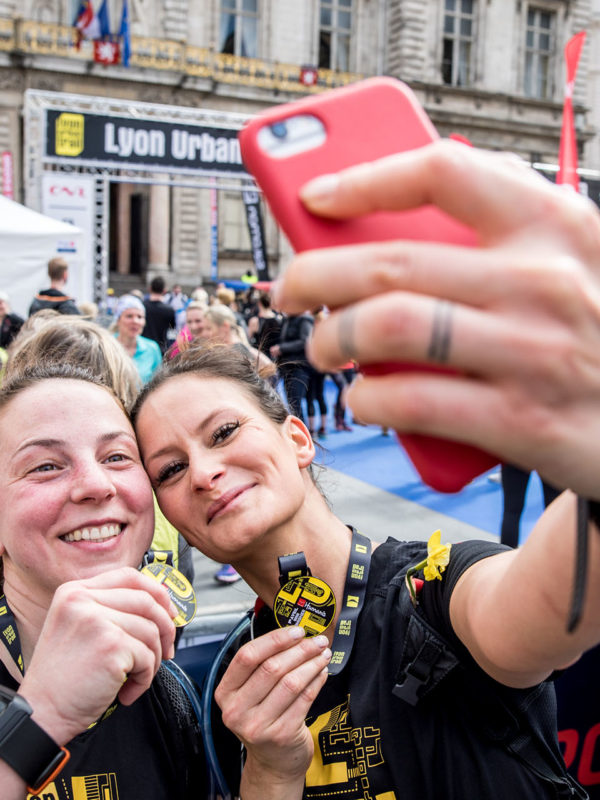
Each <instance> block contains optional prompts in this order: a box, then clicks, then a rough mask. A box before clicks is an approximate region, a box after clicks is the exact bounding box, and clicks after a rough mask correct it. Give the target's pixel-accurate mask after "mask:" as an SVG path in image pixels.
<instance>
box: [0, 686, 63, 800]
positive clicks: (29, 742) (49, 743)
mask: <svg viewBox="0 0 600 800" xmlns="http://www.w3.org/2000/svg"><path fill="white" fill-rule="evenodd" d="M15 702H16V703H17V704H18V706H19V708H20V709H21V708H22V705H21V703H22V701H21V703H20V702H19V701H15V700H13V701H11V703H9V705H8V706H7V708H6V711H5V712H4V713H5V714H7V713H8V714H10V712H11V711H12V709H11V705H13V704H14V703H15ZM30 713H31V711H29V712H28V713H27V712H26V711H24V710H21V711H20V713H17V714H16V715H15V716H14V724H11V726H10V728H9V729H8V730H2V726H1V725H0V758H1V759H2V760H3V761H5V762H6V763H7V764H8V765H9V766H10V767H12V768H13V769H14V771H15V772H16V773H17V775H20V776H21V778H23V780H24V781H25V783H26V784H27V789H28V791H29V792H30V793H31V794H38V792H40V791H41V790H42V789H43V787H44V786H45V785H46V784H47V783H48V781H50V780H51V779H52V778H53V777H54V776H55V775H56V774H57V773H58V772H60V770H61V769H62V768H63V766H64V765H65V764H66V762H67V761H68V759H69V751H68V750H66V749H65V748H64V747H59V746H58V745H57V744H56V742H55V741H54V739H52V738H51V737H50V736H48V734H47V733H46V732H45V731H44V730H43V729H42V728H40V726H39V725H38V724H37V723H36V722H34V720H32V719H31V717H30V716H29V714H30ZM3 716H4V714H3V715H2V716H0V721H1V720H2V717H3ZM11 717H12V714H11Z"/></svg>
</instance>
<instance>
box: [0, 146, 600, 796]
mask: <svg viewBox="0 0 600 800" xmlns="http://www.w3.org/2000/svg"><path fill="white" fill-rule="evenodd" d="M301 198H302V201H303V202H304V203H305V204H306V206H307V208H309V209H310V210H311V211H312V212H313V213H316V214H320V215H323V216H326V217H331V218H335V219H342V218H346V217H351V216H353V215H357V214H362V213H367V212H369V211H372V210H376V209H378V210H392V209H402V208H410V207H414V206H418V205H421V204H424V203H433V204H435V205H437V206H438V207H439V208H441V209H442V210H443V211H445V212H446V213H448V214H451V215H452V216H453V217H455V218H456V219H458V220H459V221H461V222H463V223H465V224H467V225H470V226H471V227H472V228H473V229H474V230H475V231H476V233H477V235H478V238H479V242H480V246H479V247H478V248H475V249H469V248H463V247H460V246H456V245H443V244H439V243H436V244H431V243H417V242H403V241H395V242H385V243H370V244H369V243H367V244H364V245H360V246H354V247H352V248H332V249H328V250H323V249H321V250H316V251H312V252H307V253H303V254H302V255H300V256H298V257H296V258H295V259H294V261H293V263H292V264H291V265H290V267H289V269H288V271H287V272H286V275H285V277H284V278H283V279H282V280H281V282H278V283H277V284H276V285H275V286H274V287H272V291H271V294H270V297H268V298H267V297H266V296H260V295H257V294H256V293H255V292H254V291H253V290H250V291H249V292H247V293H246V294H245V296H244V297H243V298H241V299H239V298H236V297H235V294H233V296H232V293H231V291H230V290H227V288H226V287H220V288H219V289H218V290H217V292H216V295H215V300H214V301H213V300H212V298H209V297H208V296H205V295H203V294H202V291H203V290H200V291H199V292H198V293H197V294H196V293H193V295H192V298H190V302H189V305H188V304H187V303H186V302H185V300H184V299H182V297H181V294H182V292H181V291H177V292H176V291H174V290H173V291H172V292H171V295H166V294H165V286H164V284H162V285H161V284H160V283H154V284H153V285H152V286H151V287H150V290H151V292H150V295H149V296H148V297H144V296H143V295H142V297H141V298H140V297H137V296H135V295H134V294H130V295H126V296H123V297H120V298H117V301H116V302H115V303H114V305H113V315H112V316H113V319H112V326H111V327H112V328H113V330H109V331H106V330H104V329H103V328H101V327H100V326H99V324H98V323H97V322H93V321H90V320H88V319H82V318H81V317H82V315H81V314H78V311H79V309H77V307H76V306H75V310H73V305H72V304H73V302H74V301H73V299H72V298H70V297H68V295H66V294H65V293H64V289H65V284H66V269H63V267H66V265H63V267H61V270H62V272H61V270H58V269H56V271H55V273H52V274H51V273H50V271H49V275H50V280H51V287H50V289H48V290H44V291H43V292H40V293H39V295H38V296H36V298H35V300H34V304H35V307H34V308H33V309H32V311H34V312H35V313H32V315H31V316H30V317H29V319H28V320H27V321H24V320H19V319H14V316H15V315H12V312H11V311H10V306H9V303H8V299H4V300H2V306H0V308H1V309H3V311H2V313H3V316H2V331H3V332H4V327H5V325H4V322H5V319H6V318H7V317H8V323H7V324H6V328H7V337H9V338H10V339H11V341H7V350H6V352H7V354H8V357H7V360H6V364H5V365H4V368H3V369H4V375H3V379H2V385H1V386H0V437H1V439H2V443H3V446H2V449H1V450H0V485H1V488H2V491H1V492H0V498H1V499H0V511H1V513H0V519H1V520H2V522H1V524H0V565H1V572H0V580H1V582H2V591H3V594H2V597H1V598H0V604H1V605H0V614H2V618H3V620H4V622H5V624H4V627H3V631H2V633H3V639H2V640H0V686H1V687H5V688H6V687H7V688H8V689H9V690H10V689H12V690H13V691H16V692H17V694H16V696H15V697H14V698H13V699H10V701H9V706H10V707H11V708H12V711H13V714H14V715H15V716H14V717H9V719H12V718H15V719H18V720H19V725H18V726H15V728H14V730H13V729H11V730H6V731H3V738H0V786H2V793H3V797H4V798H6V800H23V798H24V797H25V796H26V795H27V793H29V794H31V795H34V796H38V795H39V793H40V792H41V791H42V788H43V787H44V786H45V785H46V784H47V783H48V781H51V782H52V786H53V791H55V794H56V796H58V797H61V798H62V797H63V796H64V797H71V796H74V795H76V787H77V786H79V785H83V784H84V783H85V785H86V786H88V785H89V786H91V785H92V784H93V783H94V781H95V782H96V784H98V786H99V790H98V792H97V794H98V795H100V794H101V787H100V783H101V782H102V781H104V782H105V783H106V786H107V789H106V792H105V793H106V794H110V795H111V796H117V795H118V796H119V797H122V798H126V799H127V798H134V797H139V796H140V795H143V796H148V797H156V798H167V797H174V796H177V797H183V798H185V797H209V796H211V790H210V788H207V787H209V786H210V782H211V781H210V778H209V777H208V775H209V773H210V770H211V769H212V768H213V767H211V766H210V765H212V764H213V762H214V756H215V752H216V756H217V758H218V761H219V763H220V765H221V770H222V772H223V773H224V777H225V779H226V781H227V784H228V786H229V791H230V793H231V794H232V796H241V797H243V798H244V800H258V798H260V799H261V800H283V798H285V800H300V798H317V797H321V798H322V797H324V796H331V795H334V794H335V795H337V796H347V797H352V798H366V797H390V798H392V797H397V796H406V797H409V798H412V797H424V798H432V799H433V798H442V797H443V798H444V799H445V800H452V799H453V798H457V799H458V798H461V800H462V798H464V797H478V798H483V799H485V800H513V798H515V797H519V798H532V800H533V798H536V800H537V799H538V798H562V797H565V798H566V797H569V798H573V797H579V798H582V800H583V798H585V797H586V793H585V791H584V790H583V789H582V788H581V787H580V786H578V785H577V783H576V781H575V780H574V779H573V777H572V776H571V775H569V774H568V773H567V771H566V768H565V765H564V761H563V759H562V756H561V752H560V748H559V745H558V740H557V736H556V716H555V713H556V709H555V700H554V693H553V687H552V677H553V675H554V674H555V672H556V671H557V670H563V669H565V668H567V667H568V666H569V665H570V664H572V663H573V662H574V661H576V660H577V659H578V658H579V656H580V655H581V654H582V653H583V652H585V651H586V650H588V649H590V648H592V647H594V646H595V645H597V644H598V642H599V641H600V580H599V579H600V536H599V535H598V534H599V533H600V530H599V529H600V513H599V508H600V506H599V503H600V488H599V486H598V481H597V478H596V475H597V472H596V470H597V469H598V447H597V436H596V434H597V432H598V429H599V426H600V414H599V413H598V407H599V406H598V401H599V400H600V283H599V277H598V276H599V270H598V263H599V256H598V253H599V252H600V247H599V246H600V215H599V214H598V212H597V210H596V209H595V208H594V207H593V206H592V204H591V203H590V202H589V201H587V200H586V199H584V198H582V197H580V196H578V195H576V194H575V193H567V192H565V191H563V190H561V189H560V188H558V187H555V186H552V185H551V184H550V183H548V182H547V181H545V180H544V179H542V178H540V177H539V176H536V175H534V174H533V173H532V172H531V171H530V170H528V169H527V168H525V167H524V166H523V165H521V164H519V163H517V162H516V161H515V160H514V159H511V158H507V157H505V156H503V155H499V154H490V153H484V152H481V151H477V150H475V149H473V148H466V147H463V146H461V145H458V144H456V143H446V142H439V143H435V144H433V145H431V146H429V147H424V148H421V149H420V150H418V151H412V152H409V153H404V154H402V155H398V156H394V157H391V158H387V159H382V160H381V161H380V162H374V163H371V164H368V165H362V166H358V167H353V168H351V169H348V170H345V171H343V172H342V173H340V174H338V175H330V176H326V177H324V178H318V179H316V180H315V181H313V182H311V183H309V184H308V185H307V186H306V187H304V189H303V191H302V195H301ZM55 267H56V264H54V265H53V270H54V268H55ZM58 273H60V275H59V274H58ZM53 275H54V276H53ZM57 276H58V277H57ZM194 294H195V295H196V296H194ZM171 298H174V302H176V303H177V304H179V306H180V307H179V309H177V310H176V309H175V308H174V307H170V306H169V305H168V303H167V302H165V299H166V300H169V299H171ZM160 303H163V304H164V305H165V306H166V307H170V308H171V310H172V311H173V312H174V313H173V315H171V314H168V315H167V314H166V313H163V309H162V307H160V305H159V304H160ZM440 304H444V306H443V308H444V313H443V314H442V315H440ZM64 307H67V308H69V309H70V311H67V312H66V313H64V311H63V310H61V309H64ZM188 308H189V311H190V316H189V319H188V318H186V311H187V309H188ZM324 308H329V309H332V311H331V312H330V313H324ZM306 309H311V310H312V312H311V313H307V311H306ZM317 309H318V311H317ZM9 315H11V316H9ZM316 315H320V319H319V322H318V324H316V325H315V316H316ZM167 317H168V319H167ZM178 318H179V323H180V324H179V325H178ZM149 322H150V324H148V323H149ZM167 322H168V328H167V329H166V330H165V324H167ZM173 322H174V324H173ZM441 325H443V326H444V330H443V335H444V337H445V347H444V350H443V366H444V370H442V371H430V370H418V371H414V372H411V371H403V372H392V373H389V374H373V375H368V376H366V377H364V378H363V377H361V378H360V379H359V380H352V379H351V376H350V375H347V376H345V377H344V378H343V382H341V385H340V408H341V409H342V410H343V411H345V403H346V400H347V401H348V403H349V404H350V405H351V407H352V409H353V413H354V415H355V417H356V418H357V419H360V420H363V421H364V422H368V423H376V424H378V425H381V426H385V427H390V428H394V429H395V430H398V431H408V432H411V433H422V434H426V435H429V436H434V437H442V438H444V439H449V440H453V441H458V442H461V443H468V444H472V445H475V446H477V447H480V448H483V449H484V450H487V451H488V452H492V453H495V454H497V456H498V457H499V459H500V460H501V461H502V462H503V463H506V464H511V465H516V466H518V467H519V468H520V469H521V470H524V471H532V470H535V471H537V472H538V473H539V474H540V475H542V476H543V478H544V480H545V481H547V483H548V485H550V486H555V487H564V488H565V491H562V492H561V493H560V494H559V496H558V497H557V498H556V499H555V500H554V502H551V503H550V504H549V506H548V508H547V509H546V511H545V513H544V514H543V515H542V517H541V518H540V520H539V522H538V523H537V525H536V526H535V528H534V530H533V532H532V533H531V535H530V536H529V538H528V539H527V541H526V542H525V543H524V544H523V545H522V546H521V547H517V548H507V547H504V546H502V545H501V544H499V543H498V544H497V543H490V542H477V541H469V542H463V543H460V544H455V545H452V547H450V546H449V545H444V544H443V543H442V542H441V541H440V539H439V536H438V535H437V534H434V535H433V536H432V537H431V539H430V541H429V542H427V543H422V542H414V541H410V531H404V530H402V528H403V526H402V520H399V530H402V537H403V538H405V539H406V540H407V541H396V540H395V539H389V540H388V541H387V542H385V543H383V544H380V545H377V544H375V543H372V542H371V541H370V540H369V539H368V538H367V536H364V535H363V534H362V533H361V532H359V531H356V530H355V529H354V528H353V527H352V525H349V524H347V522H346V521H345V520H341V519H340V518H338V517H337V516H336V515H335V514H334V513H333V512H332V511H331V509H330V507H329V505H328V503H327V501H326V499H325V498H324V497H323V495H322V493H321V491H320V488H319V486H318V483H317V482H316V480H315V476H314V470H313V467H312V465H313V461H314V458H315V443H314V437H315V435H316V436H318V434H319V430H320V428H321V427H323V416H322V415H323V407H322V406H321V405H320V400H321V398H322V392H321V390H320V388H319V383H320V379H319V380H318V381H317V383H316V386H315V388H314V389H311V390H309V389H308V387H309V386H310V384H311V381H314V375H319V374H320V375H325V374H331V375H339V374H340V373H342V374H343V373H346V372H351V371H353V370H354V367H355V364H356V363H357V362H358V363H360V364H361V365H362V364H371V363H378V362H381V361H382V360H383V361H400V362H404V363H415V364H422V363H423V362H429V363H431V364H434V365H438V364H439V362H440V360H441V359H440V358H438V357H437V356H435V353H436V352H438V351H437V350H436V348H435V347H432V344H433V343H434V342H433V340H434V339H435V338H436V337H439V335H440V330H439V329H440V326H441ZM19 328H20V329H19ZM169 331H173V333H172V334H171V333H169ZM432 353H433V354H434V355H432ZM277 375H279V376H280V377H281V378H282V383H283V387H284V392H285V399H286V400H287V404H286V402H284V395H283V394H282V393H281V392H280V391H278V384H277V382H276V376H277ZM124 387H127V388H124ZM311 402H312V405H311ZM317 408H319V410H320V413H321V417H320V424H318V423H317V422H316V418H317ZM338 416H339V419H341V420H344V416H343V414H342V413H341V412H340V414H339V415H338ZM337 418H338V417H336V419H337ZM156 504H158V507H159V510H160V514H159V515H158V516H155V513H154V509H155V506H156ZM160 515H163V519H164V522H165V524H168V525H170V526H171V529H172V531H173V532H174V535H175V538H176V539H177V538H178V536H179V535H182V536H183V537H184V539H185V541H186V542H187V543H188V545H190V546H192V547H196V548H198V549H199V550H200V551H201V552H202V553H204V554H205V555H207V556H209V557H210V558H213V559H214V560H215V561H218V562H219V563H221V564H223V565H226V566H229V567H230V568H231V569H232V570H234V571H235V572H236V574H238V575H241V576H242V577H243V578H244V579H245V580H246V582H247V583H248V584H249V586H251V587H252V589H253V590H254V591H255V592H256V594H257V597H258V602H257V605H256V607H255V609H254V613H253V615H252V624H251V626H250V628H249V629H246V630H245V631H244V633H242V634H241V635H240V636H239V637H238V638H237V639H236V640H235V641H232V642H231V646H230V650H229V653H228V657H227V658H226V659H225V660H224V662H223V666H222V669H221V672H220V675H219V677H220V682H219V685H218V687H217V689H216V691H215V695H214V697H215V701H216V704H217V706H218V709H219V710H218V711H216V712H215V718H214V720H213V723H214V724H213V729H214V741H212V742H211V752H210V754H209V752H208V750H207V742H206V740H205V739H204V740H203V738H202V736H201V733H200V731H199V730H198V729H197V727H195V726H194V725H193V724H190V725H189V726H188V725H187V724H186V725H182V724H181V721H180V719H179V718H178V717H177V716H176V713H175V709H176V708H178V707H179V706H184V707H185V705H186V702H187V701H186V700H185V697H184V696H183V694H182V691H181V690H180V689H179V688H178V687H177V686H176V687H175V688H174V687H173V686H172V685H170V684H169V678H168V675H167V674H166V672H168V669H167V668H166V667H165V664H164V663H163V662H165V661H166V662H167V663H168V661H169V659H170V658H171V657H172V656H173V653H174V641H175V626H174V623H173V619H174V617H175V616H176V609H175V608H174V607H173V605H172V603H171V601H170V600H169V597H168V595H167V594H166V592H165V591H164V588H163V587H162V586H161V585H160V584H159V583H157V582H156V581H153V580H151V579H150V578H148V577H147V576H146V575H144V574H141V573H140V572H139V571H138V569H137V568H138V567H139V566H140V564H141V563H142V561H143V559H144V554H145V553H147V552H148V551H149V550H152V549H159V548H158V547H157V545H156V544H155V543H154V542H153V538H154V537H155V536H156V533H157V530H156V528H157V524H158V520H159V519H160ZM350 522H351V521H350ZM366 533H368V532H366ZM582 533H583V534H584V536H583V540H584V541H585V547H584V548H583V550H582V548H581V546H582ZM582 553H583V558H582ZM301 579H302V580H313V581H315V583H314V584H311V585H313V587H314V586H320V587H321V588H320V590H319V591H320V592H321V595H325V596H326V597H327V598H328V597H335V598H337V604H336V605H334V606H333V611H331V625H329V626H324V627H323V630H322V632H321V633H320V634H319V635H315V636H312V637H309V636H306V635H305V632H304V630H303V629H302V628H301V627H298V626H295V625H289V624H285V622H284V623H283V624H282V623H281V620H279V622H277V620H276V614H275V613H274V612H275V603H274V598H275V597H276V596H277V595H278V593H279V592H280V591H284V592H285V588H286V585H287V584H288V582H289V581H292V580H301ZM302 585H304V584H302ZM323 587H324V588H323ZM319 597H320V595H319V594H315V593H314V589H313V594H311V598H312V602H313V603H314V604H315V605H316V608H317V609H320V608H321V606H320V605H319V602H318V598H319ZM283 605H284V606H285V603H284V604H283ZM330 606H331V603H330V604H329V605H328V608H329V607H330ZM317 616H318V614H317ZM165 670H166V672H165ZM3 691H5V689H3ZM5 696H6V695H2V693H1V692H0V698H3V697H5ZM6 719H7V717H6V716H5V714H0V726H1V725H2V721H3V720H6ZM507 723H510V724H507ZM184 734H185V735H184ZM32 737H33V738H32ZM33 741H35V742H36V745H35V747H33V746H32V744H31V742H33ZM7 742H8V743H9V746H7V744H6V743H7ZM213 750H214V751H215V752H213ZM105 783H102V786H104V785H105ZM73 787H75V789H74V788H73ZM221 794H222V792H221Z"/></svg>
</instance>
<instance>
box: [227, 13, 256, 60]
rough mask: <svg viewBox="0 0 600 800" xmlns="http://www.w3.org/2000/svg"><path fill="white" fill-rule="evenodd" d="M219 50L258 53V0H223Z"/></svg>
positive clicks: (252, 56)
mask: <svg viewBox="0 0 600 800" xmlns="http://www.w3.org/2000/svg"><path fill="white" fill-rule="evenodd" d="M219 52H221V53H231V54H232V55H236V56H245V57H246V58H256V57H257V55H258V0H221V28H220V33H219Z"/></svg>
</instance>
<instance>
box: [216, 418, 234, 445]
mask: <svg viewBox="0 0 600 800" xmlns="http://www.w3.org/2000/svg"><path fill="white" fill-rule="evenodd" d="M239 427H240V422H239V420H236V421H235V422H227V423H225V425H221V427H220V428H219V429H218V430H216V431H215V432H214V433H213V435H212V443H213V444H221V442H224V441H225V440H226V439H228V438H229V437H230V436H231V434H232V433H233V432H234V431H236V430H237V429H238V428H239Z"/></svg>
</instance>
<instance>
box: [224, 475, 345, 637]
mask: <svg viewBox="0 0 600 800" xmlns="http://www.w3.org/2000/svg"><path fill="white" fill-rule="evenodd" d="M351 536H352V535H351V532H350V530H349V528H348V527H347V526H346V525H345V524H344V523H343V522H342V521H341V520H340V519H338V518H337V517H336V516H335V514H334V513H333V512H332V511H331V510H330V509H329V507H328V506H327V504H326V502H325V501H324V499H323V497H322V496H321V494H320V492H319V490H318V489H317V488H316V487H315V486H314V485H313V484H312V481H311V485H310V487H309V489H308V492H307V498H306V499H305V501H304V503H303V504H302V506H301V507H300V509H299V510H298V511H297V513H296V514H295V515H294V517H293V518H292V519H290V520H288V521H287V522H286V523H284V524H283V525H281V526H280V527H279V528H277V529H276V530H273V531H270V532H269V534H268V535H266V536H265V537H264V539H263V542H262V546H261V548H260V551H259V552H257V553H256V555H255V556H254V557H251V558H248V559H244V560H241V561H239V562H238V563H234V564H233V566H234V567H235V569H236V570H237V571H238V572H239V573H240V575H241V576H242V577H243V578H244V580H245V581H246V583H248V585H249V586H250V587H251V588H252V589H253V590H254V591H255V592H256V593H257V595H258V596H259V597H260V599H261V600H262V601H263V602H264V603H266V605H268V606H269V607H270V608H272V607H273V600H274V598H275V595H276V594H277V592H278V590H279V588H280V586H279V567H278V562H277V559H278V558H279V556H282V555H287V554H289V553H297V552H300V551H302V552H303V553H304V555H305V557H306V563H307V565H308V567H309V568H310V570H311V572H312V574H313V575H314V576H315V578H321V580H323V581H325V582H326V583H327V584H329V586H330V587H331V588H332V589H333V592H334V594H335V597H336V598H340V599H341V598H342V596H343V592H344V584H345V581H346V571H347V568H348V559H349V558H350V542H351ZM339 608H340V603H338V609H339ZM336 619H337V616H336ZM330 631H331V634H333V626H331V627H330Z"/></svg>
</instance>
